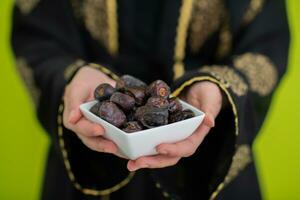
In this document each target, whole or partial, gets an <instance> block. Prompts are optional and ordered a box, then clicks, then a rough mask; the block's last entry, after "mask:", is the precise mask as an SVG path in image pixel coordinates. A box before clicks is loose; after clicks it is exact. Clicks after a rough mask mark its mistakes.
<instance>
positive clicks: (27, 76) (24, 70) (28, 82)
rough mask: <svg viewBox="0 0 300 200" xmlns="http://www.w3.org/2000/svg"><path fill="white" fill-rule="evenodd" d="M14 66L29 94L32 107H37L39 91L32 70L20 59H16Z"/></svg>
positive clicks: (23, 59)
mask: <svg viewBox="0 0 300 200" xmlns="http://www.w3.org/2000/svg"><path fill="white" fill-rule="evenodd" d="M16 66H17V70H18V72H19V73H20V75H21V77H22V80H23V82H24V83H25V86H26V88H27V91H28V92H29V94H30V97H31V99H32V101H33V103H34V105H35V106H36V107H37V105H38V103H39V99H40V95H41V91H40V90H39V88H38V87H37V86H36V84H35V80H34V74H33V71H32V68H30V67H29V65H28V63H27V61H26V60H25V58H21V57H19V58H17V59H16Z"/></svg>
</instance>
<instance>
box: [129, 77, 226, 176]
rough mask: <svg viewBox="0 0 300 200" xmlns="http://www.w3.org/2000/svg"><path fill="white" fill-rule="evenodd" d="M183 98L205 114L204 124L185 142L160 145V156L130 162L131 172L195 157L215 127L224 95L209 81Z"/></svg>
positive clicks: (200, 84)
mask: <svg viewBox="0 0 300 200" xmlns="http://www.w3.org/2000/svg"><path fill="white" fill-rule="evenodd" d="M181 98H182V99H183V100H185V101H186V102H188V103H189V104H191V105H193V106H195V107H196V108H199V109H200V110H202V111H203V112H205V114H206V116H205V118H204V121H203V123H202V124H201V125H200V126H199V127H198V128H197V130H196V131H195V132H194V133H193V134H192V135H191V136H189V137H188V138H186V139H185V140H182V141H179V142H177V143H173V144H160V145H158V146H157V147H156V150H157V152H158V153H159V154H158V155H155V156H145V157H140V158H138V159H136V160H130V161H129V162H128V164H127V168H128V169H129V170H130V171H135V170H138V169H140V168H162V167H168V166H172V165H175V164H176V163H177V162H178V161H179V160H180V159H181V158H182V157H189V156H191V155H193V154H194V153H195V151H196V150H197V148H198V147H199V145H200V144H201V143H202V141H203V139H204V138H205V136H206V135H207V134H208V132H209V130H210V128H212V127H213V126H214V120H215V118H216V116H217V115H218V114H219V112H220V110H221V107H222V94H221V91H220V89H219V87H218V86H217V85H216V84H214V83H212V82H209V81H203V82H198V83H195V84H194V85H192V86H191V87H190V88H189V89H188V90H187V91H186V93H185V94H184V95H183V96H182V97H181ZM170 134H172V133H170Z"/></svg>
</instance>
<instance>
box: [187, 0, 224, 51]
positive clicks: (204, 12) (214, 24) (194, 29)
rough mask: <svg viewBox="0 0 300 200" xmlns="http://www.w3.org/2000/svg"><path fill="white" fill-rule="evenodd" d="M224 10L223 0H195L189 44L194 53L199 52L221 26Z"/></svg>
mask: <svg viewBox="0 0 300 200" xmlns="http://www.w3.org/2000/svg"><path fill="white" fill-rule="evenodd" d="M223 10H224V5H223V1H222V0H195V2H194V6H193V12H192V17H191V25H190V33H189V46H190V48H191V51H192V52H193V53H197V52H198V51H199V49H200V48H201V47H202V45H203V44H204V42H205V41H206V39H207V38H208V37H209V36H210V35H211V34H212V33H213V32H215V31H216V30H217V29H218V28H219V27H220V24H221V18H222V12H223Z"/></svg>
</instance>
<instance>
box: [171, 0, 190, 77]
mask: <svg viewBox="0 0 300 200" xmlns="http://www.w3.org/2000/svg"><path fill="white" fill-rule="evenodd" d="M181 3H182V5H181V8H180V16H179V19H178V25H177V28H176V38H175V49H174V66H173V73H174V79H177V78H179V77H180V76H182V75H183V73H184V65H183V60H184V57H185V47H186V37H187V29H188V26H189V22H190V18H191V11H192V8H193V0H182V2H181Z"/></svg>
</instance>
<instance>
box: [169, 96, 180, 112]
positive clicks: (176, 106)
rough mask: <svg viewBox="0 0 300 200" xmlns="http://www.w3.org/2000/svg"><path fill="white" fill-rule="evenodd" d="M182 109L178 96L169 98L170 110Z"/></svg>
mask: <svg viewBox="0 0 300 200" xmlns="http://www.w3.org/2000/svg"><path fill="white" fill-rule="evenodd" d="M181 110H182V105H181V103H180V102H179V100H178V98H176V97H172V98H170V99H169V112H170V113H174V112H177V111H181Z"/></svg>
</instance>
